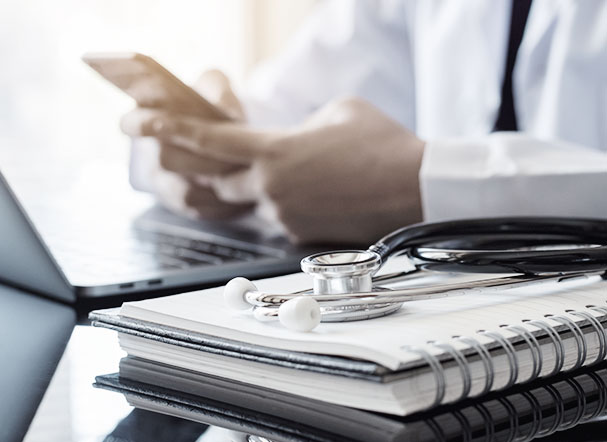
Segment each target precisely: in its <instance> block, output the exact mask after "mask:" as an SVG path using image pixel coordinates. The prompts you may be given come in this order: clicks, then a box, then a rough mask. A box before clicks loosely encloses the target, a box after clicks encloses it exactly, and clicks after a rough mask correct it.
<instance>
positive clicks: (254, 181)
mask: <svg viewBox="0 0 607 442" xmlns="http://www.w3.org/2000/svg"><path fill="white" fill-rule="evenodd" d="M258 170H259V169H258V168H256V167H251V168H247V169H245V170H243V171H240V172H236V173H232V174H229V175H225V176H217V177H214V178H212V179H211V180H210V181H209V182H210V184H211V185H212V186H213V190H214V191H215V194H216V195H217V197H218V198H219V199H220V200H221V201H225V202H229V203H232V204H240V203H252V202H258V201H260V200H261V199H262V198H263V190H262V181H261V179H262V177H261V176H260V174H259V172H258Z"/></svg>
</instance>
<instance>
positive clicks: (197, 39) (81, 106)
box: [0, 0, 315, 160]
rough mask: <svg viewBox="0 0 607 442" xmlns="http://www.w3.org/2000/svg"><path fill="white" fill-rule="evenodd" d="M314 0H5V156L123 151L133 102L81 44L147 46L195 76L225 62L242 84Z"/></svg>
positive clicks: (0, 125) (0, 102)
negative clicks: (122, 122) (40, 149)
mask: <svg viewBox="0 0 607 442" xmlns="http://www.w3.org/2000/svg"><path fill="white" fill-rule="evenodd" d="M314 3H315V0H291V1H288V2H286V1H282V0H205V1H196V0H173V1H170V2H169V1H166V0H128V1H123V0H61V1H53V2H48V1H44V0H25V1H19V2H7V1H5V2H3V6H2V19H1V21H2V26H0V57H1V59H2V69H0V83H1V84H2V88H0V160H2V156H1V154H2V153H3V152H2V151H5V150H6V149H23V148H24V147H23V146H28V147H31V146H41V145H44V150H45V151H47V152H49V151H50V149H57V150H59V151H61V153H66V151H69V153H70V154H72V155H77V154H78V153H84V152H86V153H87V155H91V154H92V155H95V156H96V157H101V158H102V157H104V156H106V155H116V154H118V155H120V154H126V152H125V146H127V145H128V142H127V140H126V138H125V137H124V136H122V135H121V134H120V132H119V130H118V119H119V117H120V116H121V115H122V114H123V113H124V112H126V111H128V110H129V109H130V108H131V107H133V102H132V101H131V99H130V98H128V97H127V96H126V95H125V94H123V93H121V92H120V91H118V90H117V89H114V88H113V86H112V85H110V84H109V83H107V82H106V81H105V80H103V79H102V78H101V77H100V76H98V75H97V74H96V73H94V72H93V71H92V70H91V69H90V68H89V67H88V66H86V65H85V64H84V63H83V62H82V61H81V60H80V57H81V55H82V54H83V53H85V52H87V51H103V52H107V51H136V52H141V53H144V54H147V55H151V56H152V57H154V58H155V59H156V60H157V61H159V62H160V63H161V64H163V65H165V66H166V67H167V68H168V69H169V70H171V71H172V72H173V73H175V74H176V75H177V76H178V77H180V78H181V79H182V80H184V81H185V82H188V83H190V82H193V81H194V80H195V79H196V78H197V76H198V75H199V74H200V72H201V71H203V70H206V69H210V68H218V69H221V70H223V71H224V72H226V73H227V74H228V75H229V76H230V77H231V79H232V80H233V81H234V83H235V86H236V87H244V84H245V80H246V78H247V76H248V74H249V73H250V72H251V70H252V69H253V68H254V66H255V65H256V64H258V63H259V62H261V61H263V60H265V59H267V58H270V57H272V56H273V55H275V54H276V53H277V52H279V51H280V50H281V49H282V48H283V47H284V45H285V44H286V42H287V41H288V39H289V37H290V36H291V34H292V33H293V32H294V31H295V30H296V29H297V27H298V25H299V23H300V22H301V21H302V20H303V19H304V18H305V17H306V15H307V14H308V13H309V11H310V9H311V8H312V7H313V6H314ZM41 103H43V105H41ZM49 134H52V137H50V138H52V139H49ZM24 137H26V138H24ZM76 140H78V141H76ZM17 146H18V147H17Z"/></svg>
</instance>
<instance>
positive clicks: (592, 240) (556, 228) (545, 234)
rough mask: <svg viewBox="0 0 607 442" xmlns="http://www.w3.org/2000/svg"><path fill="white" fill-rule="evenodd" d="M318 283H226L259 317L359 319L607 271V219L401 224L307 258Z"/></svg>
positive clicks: (305, 266) (308, 326) (301, 323)
mask: <svg viewBox="0 0 607 442" xmlns="http://www.w3.org/2000/svg"><path fill="white" fill-rule="evenodd" d="M397 255H406V256H407V257H408V259H409V260H410V262H411V264H413V267H412V269H413V270H406V271H402V272H398V273H392V274H389V275H382V276H379V277H375V278H374V277H373V276H374V275H375V273H376V272H377V271H378V270H379V269H380V268H381V267H382V265H383V264H384V263H385V262H386V260H387V259H388V258H390V257H393V256H397ZM301 268H302V270H303V271H304V272H305V273H307V274H309V275H311V276H312V277H313V289H312V290H305V291H300V292H296V293H286V294H273V293H265V292H261V291H258V290H257V287H255V285H254V284H253V283H252V282H250V281H248V280H247V279H245V278H235V279H232V280H231V281H230V282H229V283H228V284H227V285H226V287H225V291H224V298H225V301H226V303H227V304H228V306H230V307H232V308H234V309H239V310H244V309H251V308H252V310H253V315H254V317H255V318H256V319H258V320H261V321H268V320H273V319H279V320H280V322H281V323H282V324H283V325H284V326H285V327H286V328H288V329H291V330H294V331H310V330H313V329H314V328H315V327H316V326H317V325H318V324H319V323H320V322H321V321H322V322H342V321H357V320H363V319H371V318H377V317H381V316H385V315H389V314H391V313H394V312H396V311H398V310H399V309H400V308H401V306H402V305H403V303H404V302H407V301H416V300H421V299H434V298H444V297H447V296H453V295H461V294H465V293H469V291H470V290H471V289H479V288H481V289H487V288H492V287H515V286H520V285H524V284H530V283H538V282H546V281H554V280H557V281H559V280H562V279H566V278H572V277H578V276H582V275H584V276H588V275H592V274H600V275H603V276H604V275H605V274H606V273H605V272H606V270H607V221H605V220H596V219H594V220H593V219H576V218H550V217H548V218H530V217H520V218H489V219H471V220H458V221H448V222H440V223H432V224H424V223H422V224H415V225H411V226H407V227H403V228H401V229H398V230H396V231H394V232H392V233H390V234H388V235H387V236H385V237H383V238H382V239H380V240H379V241H378V242H376V243H375V244H373V245H372V246H370V247H369V248H368V249H367V250H340V251H330V252H324V253H317V254H314V255H310V256H308V257H306V258H304V259H303V260H302V261H301ZM422 271H423V272H432V271H447V272H458V273H502V274H503V273H507V274H508V275H506V276H498V277H489V278H485V279H480V280H475V281H470V280H467V281H464V282H452V283H447V284H440V285H421V286H414V287H405V288H400V289H390V288H386V287H383V286H382V285H381V284H382V283H384V284H385V283H387V282H388V281H394V280H397V279H403V278H404V279H408V278H411V277H412V275H413V274H415V273H417V272H422Z"/></svg>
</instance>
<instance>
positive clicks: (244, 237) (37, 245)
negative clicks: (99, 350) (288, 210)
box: [0, 174, 313, 302]
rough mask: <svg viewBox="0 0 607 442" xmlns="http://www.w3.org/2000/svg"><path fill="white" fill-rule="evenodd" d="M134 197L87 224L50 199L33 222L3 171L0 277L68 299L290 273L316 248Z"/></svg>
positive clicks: (250, 222) (252, 225)
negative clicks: (189, 216) (185, 214)
mask: <svg viewBox="0 0 607 442" xmlns="http://www.w3.org/2000/svg"><path fill="white" fill-rule="evenodd" d="M133 194H135V192H134V191H132V190H130V189H125V192H124V194H123V195H121V202H120V205H119V206H117V207H114V208H112V207H107V208H102V210H99V211H98V213H94V214H93V218H91V219H92V221H90V222H89V221H86V220H83V219H82V218H79V217H78V216H75V215H76V214H77V213H78V207H74V204H77V203H75V202H74V203H72V202H69V203H68V204H67V206H68V207H67V209H65V206H66V204H63V207H64V210H61V209H56V208H55V207H53V205H52V204H50V205H48V204H47V208H46V209H45V211H43V212H42V213H41V214H40V213H39V214H38V216H37V217H35V220H36V226H35V225H34V223H33V222H32V217H30V216H28V213H26V210H25V209H24V208H23V205H22V204H21V203H20V202H19V201H18V199H17V197H16V195H15V193H14V192H13V191H12V190H11V188H10V186H9V183H8V181H7V180H6V179H5V177H4V176H2V174H0V280H1V281H3V282H6V283H9V284H12V285H14V286H17V287H21V288H24V289H28V290H31V291H35V292H37V293H41V294H44V295H47V296H50V297H53V298H58V299H61V300H64V301H68V302H73V301H75V300H76V298H77V297H98V296H109V295H120V294H127V293H134V292H147V291H161V290H168V289H172V290H171V291H177V289H178V288H184V289H185V288H188V289H190V288H191V289H194V288H196V287H203V286H209V285H212V284H220V283H223V282H225V281H227V280H228V279H230V278H232V277H235V276H245V277H250V278H260V277H264V276H272V275H278V274H284V273H289V272H293V271H297V270H298V269H299V261H300V259H301V258H302V257H303V256H305V255H306V254H308V253H310V252H311V251H313V249H311V248H306V249H304V248H296V247H294V246H292V245H290V244H289V243H288V241H286V240H285V239H284V238H281V237H279V236H276V235H270V234H267V233H265V232H263V228H260V225H259V222H258V221H257V224H256V221H255V220H254V219H252V218H251V219H240V220H237V221H235V222H211V221H200V222H196V221H191V220H186V219H183V218H181V217H179V216H176V215H173V214H171V213H169V212H168V211H166V210H164V209H162V208H160V207H156V206H152V207H150V206H149V204H148V205H147V207H148V208H147V209H143V210H142V206H141V204H135V203H133V204H130V203H128V201H129V198H131V195H132V196H133V198H135V195H133ZM41 195H44V198H45V199H46V200H48V199H49V196H48V194H46V193H43V192H41ZM59 198H61V197H59ZM51 200H52V198H51ZM55 201H57V200H55ZM133 201H134V200H133ZM63 202H64V203H65V201H63ZM57 206H61V204H57ZM70 206H71V208H70ZM125 208H127V209H125Z"/></svg>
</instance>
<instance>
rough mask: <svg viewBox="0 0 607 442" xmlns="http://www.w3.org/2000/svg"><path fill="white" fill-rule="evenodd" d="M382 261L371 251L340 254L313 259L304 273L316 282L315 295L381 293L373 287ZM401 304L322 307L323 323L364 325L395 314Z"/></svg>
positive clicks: (305, 265) (307, 261) (307, 260)
mask: <svg viewBox="0 0 607 442" xmlns="http://www.w3.org/2000/svg"><path fill="white" fill-rule="evenodd" d="M381 264H382V262H381V257H380V256H379V255H378V254H377V253H375V252H373V251H370V250H338V251H332V252H324V253H317V254H315V255H310V256H308V257H306V258H304V259H303V260H302V261H301V269H302V271H303V272H304V273H307V274H308V275H310V276H312V278H313V291H312V293H313V294H314V295H325V296H330V295H345V294H349V293H365V292H372V291H374V290H375V291H382V290H384V289H382V288H380V287H374V286H373V275H375V273H376V272H377V271H378V270H379V268H380V267H381ZM401 306H402V302H397V303H386V304H377V305H360V304H356V305H341V303H340V305H336V306H331V304H330V301H328V302H326V303H325V306H324V307H323V313H324V314H323V318H322V321H323V322H345V321H361V320H364V319H372V318H379V317H381V316H386V315H389V314H391V313H394V312H395V311H397V310H398V309H400V307H401Z"/></svg>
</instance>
